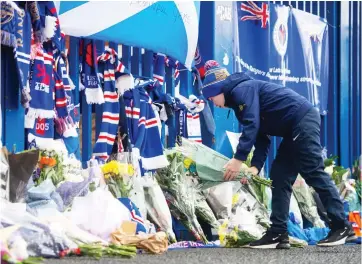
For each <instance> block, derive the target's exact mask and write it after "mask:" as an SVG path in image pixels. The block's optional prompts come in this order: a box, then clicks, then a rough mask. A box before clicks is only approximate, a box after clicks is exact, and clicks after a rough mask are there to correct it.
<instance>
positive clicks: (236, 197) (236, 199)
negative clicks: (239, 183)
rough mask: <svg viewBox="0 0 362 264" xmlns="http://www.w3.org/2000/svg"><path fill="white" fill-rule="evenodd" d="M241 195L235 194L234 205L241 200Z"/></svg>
mask: <svg viewBox="0 0 362 264" xmlns="http://www.w3.org/2000/svg"><path fill="white" fill-rule="evenodd" d="M239 197H240V195H239V194H238V193H236V194H234V195H233V200H232V205H233V206H234V205H235V204H236V203H237V202H238V201H239Z"/></svg>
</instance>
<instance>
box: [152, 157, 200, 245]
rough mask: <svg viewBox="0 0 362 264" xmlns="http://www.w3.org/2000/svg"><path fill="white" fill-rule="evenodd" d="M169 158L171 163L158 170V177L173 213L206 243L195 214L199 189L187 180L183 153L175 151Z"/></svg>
mask: <svg viewBox="0 0 362 264" xmlns="http://www.w3.org/2000/svg"><path fill="white" fill-rule="evenodd" d="M167 158H168V160H169V162H170V165H169V166H168V167H166V168H162V169H159V170H157V173H156V179H157V181H158V183H159V185H160V186H161V188H162V189H163V191H164V193H165V197H166V201H167V202H168V205H169V207H170V211H171V214H172V215H173V216H174V217H175V218H176V219H178V220H180V221H181V222H182V224H183V225H184V226H185V227H186V228H187V229H188V230H189V231H190V232H191V233H192V234H193V235H194V236H195V238H196V239H197V240H198V241H203V242H205V243H206V242H207V239H206V237H205V234H204V232H203V230H202V228H201V226H200V224H199V222H198V221H197V217H196V215H195V210H196V209H195V200H196V193H197V190H196V188H194V187H193V186H190V184H189V183H188V182H187V178H188V177H187V176H186V175H185V169H184V164H183V158H182V155H181V154H180V153H174V154H172V155H168V157H167Z"/></svg>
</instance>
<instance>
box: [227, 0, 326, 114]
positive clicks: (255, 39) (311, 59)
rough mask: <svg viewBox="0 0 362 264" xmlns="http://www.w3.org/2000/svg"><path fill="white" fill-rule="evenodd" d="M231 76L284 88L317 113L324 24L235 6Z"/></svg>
mask: <svg viewBox="0 0 362 264" xmlns="http://www.w3.org/2000/svg"><path fill="white" fill-rule="evenodd" d="M235 5H236V10H237V15H236V16H234V17H233V19H234V28H235V27H236V30H235V33H234V34H235V35H234V39H235V41H234V47H233V51H234V54H235V61H234V69H235V71H244V72H246V73H247V74H249V75H250V76H251V77H253V78H255V79H259V80H264V81H271V82H274V83H278V84H280V85H283V86H286V87H289V88H291V89H293V90H295V91H296V92H298V93H299V94H301V95H303V96H305V97H306V98H307V99H308V100H309V101H310V102H311V103H312V104H313V105H314V106H315V107H316V108H318V109H319V110H320V113H321V114H323V115H324V114H326V110H327V101H328V25H327V22H326V20H324V19H322V18H320V17H318V16H315V15H312V14H310V13H306V12H304V11H301V10H298V9H293V8H291V7H289V6H283V5H276V4H269V3H267V2H252V1H248V2H244V1H238V2H235Z"/></svg>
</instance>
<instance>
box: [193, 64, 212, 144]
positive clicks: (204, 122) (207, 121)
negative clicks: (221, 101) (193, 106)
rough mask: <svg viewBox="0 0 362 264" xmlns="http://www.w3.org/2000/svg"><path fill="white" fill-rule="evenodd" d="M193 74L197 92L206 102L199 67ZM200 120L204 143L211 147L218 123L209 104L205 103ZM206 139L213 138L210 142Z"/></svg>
mask: <svg viewBox="0 0 362 264" xmlns="http://www.w3.org/2000/svg"><path fill="white" fill-rule="evenodd" d="M192 72H193V74H194V75H195V79H196V82H195V86H194V87H195V89H194V91H195V94H196V95H197V96H198V97H199V98H200V99H201V100H203V101H204V102H206V100H205V97H204V96H203V95H202V92H201V90H202V81H201V77H200V73H199V71H198V70H197V69H195V68H194V69H193V71H192ZM200 121H201V134H202V135H203V138H204V139H205V140H204V142H203V143H204V144H205V145H207V146H209V147H211V146H212V140H213V138H214V136H215V129H216V125H215V120H214V117H213V115H212V112H211V109H210V106H209V104H207V103H206V104H204V109H203V110H202V111H201V112H200ZM206 139H211V141H210V142H207V140H206Z"/></svg>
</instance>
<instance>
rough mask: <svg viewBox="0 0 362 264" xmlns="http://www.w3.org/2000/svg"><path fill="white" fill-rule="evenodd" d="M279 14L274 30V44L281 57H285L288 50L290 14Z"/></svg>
mask: <svg viewBox="0 0 362 264" xmlns="http://www.w3.org/2000/svg"><path fill="white" fill-rule="evenodd" d="M278 13H279V14H278V19H277V21H276V22H275V24H274V29H273V43H274V47H275V49H276V50H277V52H278V53H279V55H280V56H281V57H284V55H285V53H286V52H287V48H288V13H286V12H278Z"/></svg>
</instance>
